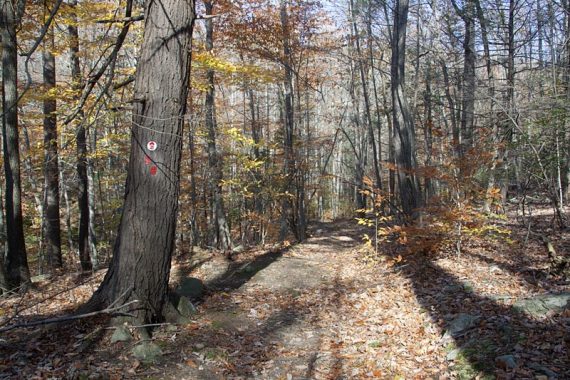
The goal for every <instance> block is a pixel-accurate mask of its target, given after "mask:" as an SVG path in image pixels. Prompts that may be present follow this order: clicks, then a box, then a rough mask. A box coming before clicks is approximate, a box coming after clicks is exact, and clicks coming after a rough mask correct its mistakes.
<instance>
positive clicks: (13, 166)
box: [0, 0, 31, 288]
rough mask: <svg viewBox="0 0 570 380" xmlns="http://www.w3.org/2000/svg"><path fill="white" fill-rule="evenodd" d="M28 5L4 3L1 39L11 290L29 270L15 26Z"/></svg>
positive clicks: (25, 280)
mask: <svg viewBox="0 0 570 380" xmlns="http://www.w3.org/2000/svg"><path fill="white" fill-rule="evenodd" d="M25 5H26V2H25V1H24V0H20V1H17V2H13V1H7V0H4V1H2V2H1V4H0V6H1V12H2V14H1V25H0V37H1V38H2V85H3V92H2V95H3V96H2V110H3V112H4V113H3V118H2V136H3V148H4V170H5V173H6V225H7V235H8V255H7V256H6V262H5V266H6V279H7V282H8V286H9V287H10V288H16V287H18V286H21V285H26V284H29V283H30V282H31V281H30V270H29V268H28V258H27V255H26V245H25V240H24V224H23V215H22V187H21V179H20V151H19V142H18V140H19V137H18V87H17V82H18V79H17V76H18V48H17V39H16V38H17V37H16V26H17V25H18V24H19V21H20V18H21V16H22V14H23V13H24V8H25Z"/></svg>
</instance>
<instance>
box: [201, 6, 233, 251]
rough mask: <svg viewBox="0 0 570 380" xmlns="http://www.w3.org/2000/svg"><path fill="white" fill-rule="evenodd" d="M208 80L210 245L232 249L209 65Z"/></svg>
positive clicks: (210, 26)
mask: <svg viewBox="0 0 570 380" xmlns="http://www.w3.org/2000/svg"><path fill="white" fill-rule="evenodd" d="M204 6H205V7H206V15H207V16H211V15H212V10H213V7H214V5H213V2H212V0H209V1H205V2H204ZM205 22H206V51H207V52H209V53H210V54H213V49H214V22H213V19H212V18H207V19H206V21H205ZM206 76H207V79H208V91H207V92H206V129H207V131H208V164H209V166H210V169H211V173H210V192H211V210H210V212H211V224H210V228H211V229H212V231H211V232H210V244H211V245H213V246H216V247H217V248H219V249H221V250H223V251H226V250H228V249H231V247H232V240H231V236H230V228H229V226H228V222H227V218H226V212H225V209H224V198H223V193H222V181H223V161H222V157H221V155H220V153H219V152H218V148H217V145H216V140H217V134H218V133H217V132H218V131H217V125H216V107H215V99H216V98H215V88H214V86H215V80H214V70H213V69H211V68H209V69H208V72H207V73H206Z"/></svg>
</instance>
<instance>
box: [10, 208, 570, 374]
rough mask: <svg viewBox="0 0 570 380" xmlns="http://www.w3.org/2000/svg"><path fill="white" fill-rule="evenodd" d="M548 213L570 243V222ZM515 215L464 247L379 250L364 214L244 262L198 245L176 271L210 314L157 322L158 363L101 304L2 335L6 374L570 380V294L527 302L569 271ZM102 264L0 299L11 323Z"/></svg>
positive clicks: (52, 312) (45, 310) (84, 286)
mask: <svg viewBox="0 0 570 380" xmlns="http://www.w3.org/2000/svg"><path fill="white" fill-rule="evenodd" d="M537 218H538V219H537V220H536V223H537V224H536V225H540V223H542V228H543V230H544V232H545V233H548V234H549V238H550V239H551V240H552V243H553V245H554V246H555V247H556V249H557V250H558V252H559V253H562V254H565V255H568V254H569V252H570V232H569V231H565V232H560V231H553V230H548V229H547V228H548V217H547V216H544V217H543V219H540V216H538V217H537ZM503 223H505V224H508V223H507V222H503ZM507 227H510V228H511V229H512V231H513V232H512V236H511V239H512V240H513V241H514V242H510V243H509V242H507V241H504V240H489V239H474V240H473V241H471V242H470V243H469V244H467V245H466V247H465V249H464V250H463V252H462V254H461V255H460V256H458V255H457V254H455V253H454V252H452V251H450V252H440V253H438V254H437V255H434V256H425V255H413V256H412V255H410V256H406V255H403V257H402V255H401V253H400V252H399V251H398V252H397V253H396V249H394V250H393V251H392V252H390V247H383V250H382V254H381V255H374V254H372V253H371V252H370V249H369V248H366V247H365V246H364V245H363V243H362V236H363V234H364V233H368V234H370V231H367V230H366V228H365V227H362V226H358V225H357V224H356V222H355V221H340V222H336V223H334V222H333V223H318V224H313V225H312V226H311V230H310V232H311V237H310V238H309V239H307V240H306V242H304V243H302V244H296V245H291V246H287V247H280V248H279V249H278V248H277V247H275V248H273V249H256V250H248V251H245V252H243V253H241V254H239V255H237V256H236V257H235V258H234V259H233V260H232V261H229V260H228V259H226V258H225V257H223V256H222V255H217V254H211V253H209V252H204V251H198V252H197V253H195V254H194V255H191V256H188V257H182V258H179V259H177V261H176V263H175V265H174V267H173V272H172V274H173V275H172V282H173V286H175V285H176V283H177V282H179V281H181V280H182V279H184V278H188V277H191V278H198V279H200V280H201V281H203V283H204V284H205V290H204V293H203V294H201V295H199V298H200V299H199V300H197V301H196V306H197V313H196V314H194V315H193V316H192V317H191V320H189V321H188V323H184V324H179V325H163V326H160V327H159V328H157V329H156V331H155V333H154V334H153V340H154V343H156V346H157V347H159V348H160V349H161V351H162V355H161V356H160V357H159V358H158V359H157V360H156V361H155V362H152V363H147V362H144V361H143V360H138V359H136V358H135V357H134V356H133V354H132V352H131V350H132V349H133V347H134V346H135V345H137V344H138V343H137V342H136V341H131V342H117V343H111V340H110V339H111V335H112V334H113V331H114V328H113V327H109V325H108V322H109V321H108V319H106V317H104V316H97V317H95V318H91V319H84V320H80V321H74V322H66V323H65V324H64V325H61V324H59V325H48V326H36V327H32V328H25V329H13V330H10V331H6V332H2V333H0V378H28V379H32V378H37V379H43V378H73V379H120V378H133V379H135V378H137V379H138V378H142V379H179V380H182V379H287V380H292V379H331V380H332V379H384V378H386V379H413V378H418V379H424V378H425V379H428V378H431V379H456V378H459V379H471V378H478V379H484V378H514V379H526V378H528V379H549V378H559V379H564V378H570V310H569V309H568V308H567V305H562V308H561V309H558V310H555V309H553V310H544V312H540V313H534V314H533V313H531V312H528V311H526V309H524V308H523V307H521V305H523V303H524V300H528V299H533V297H535V296H537V295H544V294H547V293H548V294H563V295H568V294H569V293H567V292H568V291H569V290H570V289H569V286H568V283H567V282H564V281H563V280H562V279H560V278H557V277H556V276H552V275H550V274H549V273H548V265H549V262H548V255H547V252H546V249H545V247H544V246H543V244H542V242H541V241H540V240H539V239H538V238H535V237H533V236H530V237H529V238H528V239H527V235H526V230H525V229H523V228H521V227H519V226H518V225H517V224H514V223H513V224H511V225H507ZM102 275H103V272H102V271H101V272H99V273H97V274H96V275H94V276H91V277H89V278H87V279H82V278H81V277H80V276H78V275H76V276H73V275H66V276H60V277H58V278H55V279H51V280H45V281H43V282H38V283H37V289H36V290H34V291H31V292H29V293H28V294H27V295H26V296H25V297H19V298H16V297H12V298H8V299H3V300H0V307H1V310H2V315H1V316H0V317H1V318H2V319H4V321H0V323H1V325H3V326H7V325H10V324H13V323H16V322H25V321H29V320H33V319H37V318H40V317H41V318H48V317H56V316H61V315H64V314H66V313H68V312H71V311H72V310H74V309H75V308H76V307H77V306H78V305H79V304H81V302H84V301H85V300H86V299H87V298H88V297H89V296H90V295H91V294H92V292H93V290H94V289H95V288H96V286H97V284H98V283H99V282H100V281H101V278H102ZM42 300H45V301H44V302H41V301H42ZM541 305H542V306H544V305H543V304H541ZM15 314H17V317H15V318H13V319H11V320H9V321H8V318H10V317H12V316H14V315H15ZM0 327H1V326H0Z"/></svg>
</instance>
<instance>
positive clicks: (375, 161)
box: [349, 0, 383, 190]
mask: <svg viewBox="0 0 570 380" xmlns="http://www.w3.org/2000/svg"><path fill="white" fill-rule="evenodd" d="M349 5H350V15H351V18H352V32H353V34H354V40H355V46H356V55H357V65H358V71H359V73H360V82H361V85H362V95H363V97H364V110H365V114H366V124H367V130H368V138H369V139H370V141H369V142H370V146H372V163H373V165H374V176H375V179H376V185H375V186H376V188H377V189H380V190H381V189H382V188H383V187H382V177H381V176H380V163H379V162H378V149H377V145H376V137H375V136H374V127H373V125H372V114H371V112H372V111H371V109H370V108H371V105H370V95H369V92H368V84H367V80H366V74H365V72H364V62H363V61H364V57H363V55H362V49H361V47H360V34H359V32H358V26H357V24H356V11H355V9H354V0H350V4H349ZM372 75H374V74H372Z"/></svg>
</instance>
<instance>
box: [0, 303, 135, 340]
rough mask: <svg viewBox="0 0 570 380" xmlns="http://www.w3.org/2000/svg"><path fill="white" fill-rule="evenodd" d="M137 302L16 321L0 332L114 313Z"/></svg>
mask: <svg viewBox="0 0 570 380" xmlns="http://www.w3.org/2000/svg"><path fill="white" fill-rule="evenodd" d="M137 302H139V300H133V301H130V302H127V303H125V304H123V305H120V306H116V307H108V308H106V309H103V310H98V311H93V312H91V313H85V314H78V315H66V316H63V317H58V318H48V319H42V320H39V321H33V322H27V323H17V324H15V325H11V326H7V327H4V328H1V329H0V333H3V332H6V331H10V330H14V329H19V328H27V327H34V326H43V325H49V324H52V323H62V322H67V321H74V320H77V319H83V318H89V317H93V316H95V315H100V314H114V313H115V312H118V311H120V310H121V309H124V308H125V307H127V306H130V305H133V304H135V303H137Z"/></svg>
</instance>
